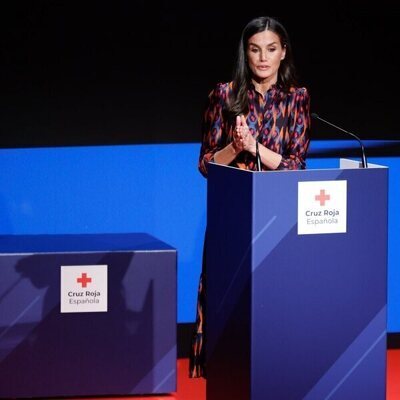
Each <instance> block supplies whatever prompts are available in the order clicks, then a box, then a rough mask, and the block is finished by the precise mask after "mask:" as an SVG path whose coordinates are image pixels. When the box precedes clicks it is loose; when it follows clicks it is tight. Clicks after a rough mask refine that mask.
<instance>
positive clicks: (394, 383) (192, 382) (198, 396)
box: [71, 349, 400, 400]
mask: <svg viewBox="0 0 400 400" xmlns="http://www.w3.org/2000/svg"><path fill="white" fill-rule="evenodd" d="M88 399H90V400H206V381H205V380H204V379H203V378H198V379H189V378H188V360H187V359H179V360H178V390H177V392H176V393H171V394H168V395H164V396H144V397H143V396H126V397H121V396H119V397H97V398H95V397H90V398H88V397H86V398H80V399H78V398H74V399H73V400H88ZM399 399H400V349H399V350H397V349H396V350H389V351H388V356H387V396H386V400H399ZM71 400H72V399H71Z"/></svg>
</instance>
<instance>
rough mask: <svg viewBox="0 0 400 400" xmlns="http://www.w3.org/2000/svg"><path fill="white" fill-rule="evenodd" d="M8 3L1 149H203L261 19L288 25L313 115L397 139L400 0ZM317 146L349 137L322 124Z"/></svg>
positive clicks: (316, 128) (0, 11) (3, 8)
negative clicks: (214, 105) (250, 25)
mask: <svg viewBox="0 0 400 400" xmlns="http://www.w3.org/2000/svg"><path fill="white" fill-rule="evenodd" d="M279 3H280V5H276V4H273V3H271V4H272V5H269V2H266V1H260V2H247V1H246V2H243V3H239V4H235V3H232V2H228V1H222V2H218V1H202V2H193V3H190V2H183V1H153V2H151V1H111V0H110V1H83V0H82V1H79V2H78V1H50V0H48V1H18V0H16V1H5V2H1V5H0V24H1V28H0V34H1V36H0V39H1V53H0V54H1V78H0V79H1V81H0V84H1V89H0V90H1V103H0V105H1V108H0V110H1V111H0V147H37V146H75V145H103V144H131V143H174V142H197V141H200V137H201V136H200V135H201V133H200V120H201V114H202V111H203V106H204V104H205V100H206V98H207V94H208V92H209V91H210V90H211V89H212V88H213V87H214V85H215V84H216V83H217V82H222V81H228V80H230V78H231V71H232V66H233V60H234V58H235V54H236V47H237V43H238V40H239V37H240V33H241V30H242V29H243V27H244V25H245V24H246V23H247V22H248V21H249V20H250V19H251V18H253V17H256V16H260V15H271V16H275V17H277V18H278V19H280V20H281V22H282V23H283V24H284V25H285V27H286V28H287V30H288V32H289V35H290V37H291V40H292V45H293V49H294V56H295V62H296V65H297V68H298V72H299V75H300V82H301V84H302V85H304V86H307V87H308V89H309V91H310V94H311V106H312V111H313V112H316V113H318V114H319V115H320V116H321V117H323V118H325V119H328V120H330V121H332V122H333V123H335V124H337V125H339V126H341V127H343V128H345V129H347V130H349V131H352V132H354V133H356V134H357V135H358V136H360V137H361V138H363V139H397V138H398V116H397V115H396V111H397V109H398V106H397V101H398V97H399V85H398V81H399V78H398V72H399V64H398V62H397V61H395V60H396V59H397V57H398V55H397V53H398V50H399V48H400V46H399V33H398V32H399V26H400V23H399V21H400V18H399V17H400V12H399V7H398V6H396V2H394V1H393V2H390V1H387V2H382V1H380V2H376V3H375V4H372V5H370V6H369V7H366V6H365V5H364V4H363V3H362V2H359V3H358V4H357V3H354V2H353V3H350V2H345V1H337V2H329V3H325V2H320V3H319V4H318V3H316V5H314V6H309V7H308V6H307V7H306V6H305V5H304V4H303V3H301V4H300V3H294V5H291V4H290V3H288V2H279ZM312 138H314V139H324V138H326V139H331V138H344V137H343V134H342V133H338V132H335V131H334V130H333V129H331V128H329V127H326V126H323V125H322V124H321V123H320V122H318V121H317V122H314V123H313V127H312Z"/></svg>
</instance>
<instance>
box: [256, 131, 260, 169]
mask: <svg viewBox="0 0 400 400" xmlns="http://www.w3.org/2000/svg"><path fill="white" fill-rule="evenodd" d="M256 161H257V171H261V157H260V150H259V149H258V138H257V139H256Z"/></svg>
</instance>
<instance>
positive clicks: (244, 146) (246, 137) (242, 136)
mask: <svg viewBox="0 0 400 400" xmlns="http://www.w3.org/2000/svg"><path fill="white" fill-rule="evenodd" d="M232 144H233V147H234V149H235V151H236V152H237V153H240V152H241V151H243V150H246V151H249V152H251V153H255V148H256V141H255V139H254V137H253V135H252V134H251V133H250V130H249V127H248V126H247V123H246V118H245V117H244V115H238V116H236V127H235V130H234V132H233V142H232Z"/></svg>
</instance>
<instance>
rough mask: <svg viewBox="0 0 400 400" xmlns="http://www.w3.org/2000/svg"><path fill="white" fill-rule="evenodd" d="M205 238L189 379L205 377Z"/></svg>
mask: <svg viewBox="0 0 400 400" xmlns="http://www.w3.org/2000/svg"><path fill="white" fill-rule="evenodd" d="M206 238H207V232H206V234H205V238H204V245H203V260H202V271H201V274H200V279H199V287H198V292H197V309H196V323H195V326H194V331H193V335H192V341H191V348H190V356H189V377H190V378H200V377H203V378H205V377H206V319H205V316H206V250H205V249H206Z"/></svg>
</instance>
